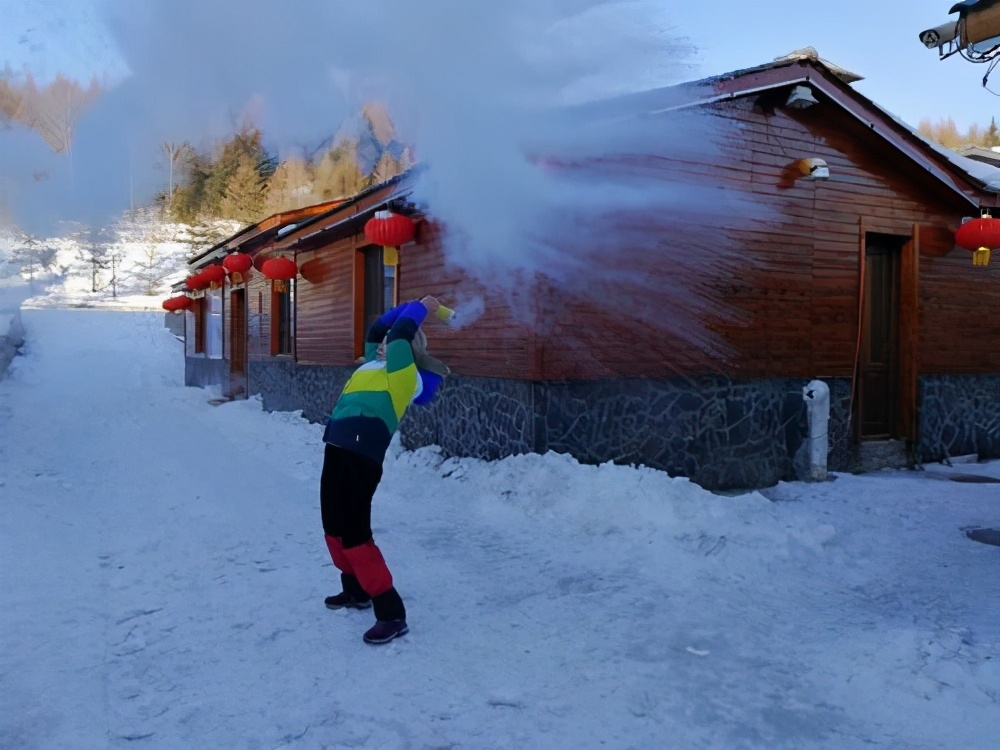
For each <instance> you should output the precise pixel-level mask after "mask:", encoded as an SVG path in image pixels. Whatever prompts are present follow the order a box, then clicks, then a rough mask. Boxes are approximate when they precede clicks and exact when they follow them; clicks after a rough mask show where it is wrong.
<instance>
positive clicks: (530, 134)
mask: <svg viewBox="0 0 1000 750" xmlns="http://www.w3.org/2000/svg"><path fill="white" fill-rule="evenodd" d="M83 1H84V0H79V2H81V3H82V2H83ZM92 2H93V3H94V6H93V8H94V9H95V10H96V12H97V14H98V17H99V19H100V21H101V22H102V23H103V24H104V25H105V27H106V28H107V29H110V31H111V35H112V36H113V37H114V39H115V40H116V42H117V46H118V51H119V52H120V54H121V56H122V58H123V59H124V61H125V63H126V64H127V66H128V69H129V71H130V75H129V76H128V77H127V78H126V79H125V80H124V81H123V82H122V83H121V84H120V85H118V86H116V87H115V88H114V89H113V90H112V91H111V92H110V93H109V94H108V95H107V96H105V97H104V98H103V99H101V100H100V101H99V103H98V104H97V105H96V106H95V107H94V109H93V110H92V111H90V112H88V113H86V114H85V115H84V116H83V117H82V118H81V120H80V123H79V127H78V128H77V132H76V137H75V149H74V153H73V158H72V168H71V169H70V167H69V165H68V164H67V162H68V160H67V159H66V158H65V157H62V156H60V157H55V156H53V155H51V154H46V153H45V149H44V147H43V145H41V144H38V143H34V142H33V141H32V139H31V138H30V136H28V134H26V133H24V132H18V131H7V132H0V158H2V159H3V160H4V165H5V168H7V167H8V163H9V165H10V168H8V170H7V171H8V173H9V174H13V175H15V176H16V177H17V179H18V180H19V182H18V184H16V185H15V186H14V187H13V188H11V187H10V184H9V183H8V187H7V189H6V190H5V193H6V197H7V200H8V202H9V203H10V204H11V205H12V208H13V209H14V212H15V218H16V219H17V220H18V221H20V222H21V223H22V224H27V225H29V228H34V229H37V228H38V227H40V226H43V225H49V226H51V225H52V224H53V222H54V221H55V220H57V219H66V218H72V219H81V220H84V221H88V222H89V223H101V222H102V221H104V220H106V219H107V218H108V217H110V216H111V215H112V214H114V213H117V212H119V211H121V210H122V209H124V208H127V207H128V205H129V204H130V202H137V203H142V202H145V201H148V200H149V198H150V196H151V195H152V194H153V193H154V192H155V191H156V190H158V189H162V188H163V185H164V183H165V179H166V176H165V170H164V169H163V167H162V165H158V164H157V163H156V162H157V158H158V147H159V145H160V144H161V143H163V142H164V141H167V140H170V141H181V140H185V139H187V140H190V141H192V142H193V143H195V144H199V145H207V144H209V143H211V141H212V140H213V139H215V138H218V137H221V136H224V135H227V134H228V133H230V132H232V131H233V129H234V128H235V127H236V126H237V124H238V123H239V122H240V121H241V119H243V118H244V117H251V118H252V119H253V120H254V121H255V122H256V123H257V124H259V125H260V126H261V128H262V130H263V132H264V134H265V138H266V140H267V142H268V145H269V147H270V148H271V149H272V150H274V151H277V153H278V155H279V156H284V155H287V154H290V153H292V152H293V151H297V150H301V149H309V148H310V147H315V146H316V145H317V144H318V143H319V142H320V141H321V140H322V138H323V137H325V136H328V135H329V134H330V133H331V131H332V130H334V129H336V127H337V125H338V124H339V123H341V122H343V121H344V120H345V119H346V118H347V117H349V116H350V115H351V114H352V113H354V112H356V111H357V110H358V109H359V108H360V106H361V105H362V104H363V103H364V102H366V101H370V100H372V99H377V100H380V101H382V102H384V103H385V104H386V105H387V108H388V111H389V113H390V115H391V117H392V118H393V120H394V122H395V124H396V127H397V131H398V136H399V137H400V139H401V140H403V141H404V142H408V143H411V144H413V145H414V147H415V154H416V156H417V159H418V160H419V161H420V162H421V163H422V164H425V165H426V166H427V167H428V168H427V169H426V170H424V171H423V172H422V176H421V178H420V181H419V183H418V187H417V193H416V195H415V198H416V199H417V200H418V201H422V202H425V203H426V204H427V205H428V207H429V208H430V209H431V211H432V213H433V214H434V216H435V217H437V218H439V219H441V220H442V222H443V223H444V224H445V226H446V227H447V229H448V232H447V238H448V241H447V246H446V252H447V253H448V256H449V260H450V261H451V262H453V263H455V264H457V265H459V266H461V267H463V268H464V269H466V270H467V271H468V272H470V273H471V274H473V275H474V276H476V277H477V278H479V279H480V280H482V281H483V282H484V283H487V284H490V285H493V286H498V285H499V286H507V287H508V288H510V289H512V290H513V289H515V287H516V285H517V284H518V283H520V281H521V280H523V279H525V278H527V277H528V276H530V275H532V274H533V273H535V272H539V271H540V272H543V273H545V274H546V275H547V276H548V277H550V278H551V279H552V281H553V283H555V284H557V285H559V286H560V287H562V288H567V289H570V290H573V291H577V292H580V293H581V294H582V293H586V292H587V285H588V284H589V283H590V282H589V281H588V279H591V280H592V279H593V278H594V276H595V270H596V271H597V273H598V274H602V273H603V274H604V276H605V280H608V279H609V278H610V279H612V280H614V279H618V280H624V281H631V282H636V283H640V284H641V283H644V277H642V276H641V275H636V276H635V278H631V279H630V278H628V276H627V274H630V273H632V272H622V271H621V270H620V269H618V268H617V267H616V264H615V263H614V256H615V254H616V252H617V250H618V249H620V248H619V247H618V245H619V244H621V243H623V242H629V243H634V242H643V241H644V240H643V239H642V237H641V236H638V235H635V234H634V233H633V232H630V231H629V228H630V227H633V228H634V224H635V222H636V221H637V220H639V221H641V217H643V216H647V217H648V216H654V215H656V214H657V213H661V212H663V211H664V209H666V208H669V209H670V210H671V211H674V212H676V211H681V212H687V213H688V214H689V215H690V216H691V217H692V219H695V220H696V218H697V216H698V215H700V214H708V213H717V212H719V211H720V210H728V211H730V212H733V211H738V210H744V209H746V207H738V206H733V205H731V204H730V205H728V206H727V199H726V198H725V196H724V195H722V194H720V193H719V192H718V191H715V192H713V191H707V192H706V191H704V190H698V189H695V188H692V187H691V186H690V185H681V184H679V183H677V182H675V181H674V180H673V179H672V178H671V175H670V174H669V173H667V172H659V173H657V172H649V171H648V170H647V171H646V172H645V173H640V174H635V173H632V174H629V173H626V172H623V171H621V170H618V171H615V170H605V172H604V173H603V176H600V177H596V176H595V174H593V173H592V174H590V175H589V176H588V177H587V178H586V179H579V178H577V177H575V176H574V175H575V174H576V172H575V171H574V169H567V168H565V167H566V165H575V164H580V163H587V162H589V163H593V162H595V160H596V161H600V160H601V159H604V158H606V157H608V156H610V155H614V154H617V155H628V154H635V153H654V154H658V155H660V156H662V157H664V158H667V159H676V158H684V159H688V160H697V159H698V158H699V152H702V153H703V152H704V150H706V149H714V148H716V145H717V143H718V142H719V141H720V139H724V134H722V133H719V132H718V126H717V125H715V124H714V121H713V120H712V119H711V118H704V117H699V116H697V115H693V114H689V115H686V116H676V117H671V118H669V119H664V118H656V117H652V118H641V117H636V116H635V115H636V114H637V113H641V112H642V108H643V106H644V105H643V100H642V99H637V100H635V101H634V102H633V103H632V104H631V105H629V107H631V110H629V107H626V108H625V109H624V110H621V111H619V110H616V109H614V108H612V107H610V106H609V107H604V105H593V104H585V102H587V101H594V100H598V99H601V98H603V97H607V96H609V95H613V94H622V93H626V92H628V91H640V90H645V89H649V88H653V87H656V86H663V85H667V84H669V83H673V82H676V81H677V80H679V79H680V78H690V77H691V74H692V72H693V69H692V67H691V65H690V64H689V60H690V59H692V58H691V56H692V54H693V52H694V50H693V48H692V46H691V45H690V43H689V42H687V41H686V40H685V39H684V38H683V37H681V36H680V35H679V34H678V33H677V32H676V31H674V30H672V29H671V28H670V27H669V21H668V19H667V18H665V17H664V15H663V11H662V4H658V3H655V2H653V1H652V0H632V1H628V2H625V1H608V0H504V2H486V1H484V2H479V1H478V0H419V2H418V1H414V0H352V1H350V2H348V1H347V0H343V1H341V2H331V0H296V2H294V3H292V4H288V3H282V2H278V0H213V2H210V3H206V2H203V0H144V1H143V2H128V3H123V2H116V1H115V0H92ZM658 8H659V9H658ZM29 141H31V145H30V146H29V145H28V144H29ZM39 173H41V174H42V175H43V177H41V178H39V177H38V175H39ZM29 175H35V177H34V178H29ZM630 222H631V223H630ZM611 224H616V225H617V226H618V227H619V229H620V230H621V231H619V232H618V233H617V237H618V239H617V240H602V242H601V244H599V245H598V244H594V243H593V242H590V240H591V239H592V238H594V237H599V236H601V234H602V233H601V232H600V231H598V230H599V228H600V227H601V226H603V227H604V228H605V229H606V228H607V227H608V226H609V225H611ZM604 234H607V232H604ZM567 237H569V238H576V239H575V240H574V241H573V242H572V243H571V244H570V246H569V247H567V242H566V241H565V240H566V238H567ZM658 252H667V253H669V249H664V248H662V247H661V248H659V249H658ZM667 260H668V261H669V260H670V259H669V258H668V259H667ZM675 260H677V262H678V263H680V264H681V265H683V264H684V263H690V262H691V261H690V260H689V259H681V258H677V259H675ZM595 264H596V265H595ZM689 270H693V271H696V272H699V273H700V272H702V271H705V272H707V271H708V267H707V264H705V266H704V267H703V268H692V269H689ZM715 272H716V271H713V273H715ZM609 289H610V287H607V286H605V287H603V288H602V290H601V291H600V292H599V293H600V294H609V293H610V292H609ZM591 291H593V290H591ZM650 291H651V292H655V293H657V294H659V295H661V296H666V297H669V298H672V299H673V300H674V302H675V304H676V306H677V310H675V312H679V311H680V310H687V311H688V313H690V316H689V317H690V318H691V320H688V321H679V322H676V323H675V324H674V325H675V327H676V328H677V331H678V332H681V333H683V335H685V336H686V337H691V336H699V335H700V334H699V333H698V332H697V331H696V328H697V326H694V325H690V326H689V325H688V324H689V323H692V321H693V320H694V318H695V317H696V313H697V310H698V308H699V307H700V306H704V305H705V304H708V302H707V301H706V300H707V298H706V297H704V296H703V295H700V294H699V293H697V290H694V289H691V288H690V287H689V286H683V287H682V286H681V285H680V282H678V286H677V287H676V288H659V289H656V290H650ZM512 293H513V292H512ZM692 311H693V312H692ZM685 329H688V330H685Z"/></svg>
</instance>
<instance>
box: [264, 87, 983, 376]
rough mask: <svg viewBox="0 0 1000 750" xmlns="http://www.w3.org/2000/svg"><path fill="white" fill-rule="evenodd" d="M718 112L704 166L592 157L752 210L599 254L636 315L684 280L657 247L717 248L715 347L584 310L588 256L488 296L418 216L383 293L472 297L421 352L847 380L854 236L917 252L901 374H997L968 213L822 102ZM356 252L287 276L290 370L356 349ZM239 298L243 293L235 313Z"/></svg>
mask: <svg viewBox="0 0 1000 750" xmlns="http://www.w3.org/2000/svg"><path fill="white" fill-rule="evenodd" d="M717 115H719V119H720V120H722V121H724V122H727V123H729V126H728V127H730V128H731V131H730V132H731V138H730V139H729V140H728V141H723V142H722V143H721V144H720V146H719V149H718V151H717V161H715V162H710V163H702V164H694V163H691V162H677V161H671V160H669V159H665V158H662V157H659V156H655V157H654V156H646V157H635V156H630V157H628V158H622V159H619V160H618V161H617V163H616V164H611V165H609V164H602V165H600V168H601V169H615V168H617V169H624V170H641V171H642V173H643V174H644V175H645V176H647V177H648V176H650V175H656V174H658V173H662V175H663V179H664V180H668V179H669V180H675V181H679V182H680V184H681V185H685V184H686V185H696V186H706V185H710V186H716V187H722V188H723V189H725V190H726V191H739V193H741V194H742V195H744V196H745V197H746V198H747V199H749V201H750V202H751V203H752V205H753V206H754V207H755V210H756V211H758V212H759V214H760V215H759V216H750V217H746V218H744V217H740V216H732V215H730V216H719V217H718V224H717V225H716V226H708V225H704V224H692V223H691V222H690V221H686V220H685V219H684V217H683V216H681V215H673V216H666V217H660V218H659V220H658V222H659V223H657V224H650V226H649V231H648V232H647V237H648V240H645V241H642V242H640V243H638V246H636V247H632V248H631V249H625V248H617V249H616V251H615V254H614V257H613V258H612V259H611V262H613V263H614V264H616V265H617V266H625V267H629V268H631V269H634V270H635V271H636V272H637V273H638V274H640V275H642V276H643V277H644V278H645V279H646V281H644V282H643V285H642V286H643V289H644V291H646V292H649V293H648V294H646V295H645V296H646V297H648V299H642V300H641V302H642V304H641V305H636V309H637V310H639V311H640V312H642V313H643V314H645V313H646V312H647V311H649V310H650V309H651V308H655V307H656V306H657V305H662V304H667V303H668V302H669V301H668V300H664V299H662V298H660V299H658V298H657V292H656V289H657V284H658V280H662V279H664V278H665V274H677V273H678V272H684V268H683V263H682V264H681V266H682V267H681V269H680V271H678V269H677V268H676V267H675V266H673V265H671V264H670V263H668V262H665V261H669V260H670V257H669V256H668V255H666V253H667V252H668V250H670V249H671V248H673V250H672V252H677V250H676V248H682V249H683V251H685V252H691V253H697V252H716V253H720V254H721V256H722V260H720V265H721V266H723V268H722V269H721V270H720V272H719V274H718V276H717V277H713V278H711V279H709V280H708V281H707V282H706V281H705V280H703V279H702V280H700V283H702V286H703V289H702V292H703V293H704V295H705V302H706V305H707V308H706V310H705V311H704V317H705V318H709V319H711V320H710V322H709V323H708V324H707V325H706V330H705V332H704V334H705V336H706V337H709V338H710V337H712V336H715V337H717V338H716V342H715V344H716V345H715V346H714V347H708V348H707V350H706V348H703V345H702V342H700V341H695V342H692V341H687V340H683V339H679V338H678V337H676V336H671V335H668V334H667V333H666V332H661V331H657V330H656V327H655V326H652V327H650V326H649V325H648V323H649V321H648V320H646V319H644V318H643V317H641V316H640V317H635V316H634V313H633V314H632V315H630V314H629V311H628V310H626V311H625V314H622V311H621V310H620V309H617V308H619V307H620V306H618V305H616V306H615V307H616V309H614V310H613V311H612V312H609V310H608V306H607V305H605V306H600V305H597V304H595V303H594V302H593V301H591V300H592V295H591V294H590V293H592V292H593V291H594V288H593V284H599V283H600V281H601V279H600V276H601V270H602V269H601V266H600V263H599V262H595V264H594V276H595V277H596V278H595V279H593V280H592V283H591V281H590V280H587V281H581V282H580V283H579V285H578V287H577V288H578V289H579V290H581V291H582V292H586V294H584V293H573V292H568V291H566V290H565V289H563V288H561V287H560V286H559V285H558V284H555V283H554V282H553V281H552V280H551V278H545V277H533V276H527V275H526V276H525V277H524V278H523V279H519V280H518V281H517V283H514V284H511V283H509V280H508V283H506V284H505V285H504V286H505V288H513V289H515V290H516V291H515V292H509V293H504V292H501V291H498V290H497V289H496V288H492V287H488V286H487V285H486V284H484V283H482V282H480V281H477V280H474V279H472V278H470V277H469V275H468V274H466V273H464V272H463V271H462V269H461V268H460V266H459V265H458V264H457V263H456V262H455V261H456V259H455V258H446V256H445V253H444V251H443V248H442V246H441V241H440V232H439V230H438V228H437V227H436V226H435V225H434V224H433V223H432V222H430V221H425V222H421V224H420V226H419V233H418V237H417V242H415V243H412V244H410V245H408V246H404V247H403V248H402V249H401V253H400V265H399V267H398V285H399V286H398V297H399V300H400V301H405V300H407V299H413V298H419V297H422V296H423V295H425V294H435V295H437V296H439V297H440V298H441V299H442V301H443V302H445V303H446V304H451V303H455V302H456V301H458V302H459V303H461V301H462V299H470V298H474V297H479V298H480V299H482V300H484V301H485V303H486V311H485V313H484V314H483V315H482V316H481V317H480V318H479V319H478V320H477V321H475V323H474V325H471V326H469V327H464V328H458V329H452V328H448V327H445V326H438V325H435V324H433V323H432V324H431V325H430V326H428V328H427V331H428V334H429V336H430V340H431V350H432V352H434V353H435V355H436V356H438V357H440V358H441V359H442V360H444V361H445V362H447V363H448V364H449V365H450V366H451V367H452V369H453V370H454V371H455V372H456V374H462V375H468V376H477V377H492V378H512V379H520V380H547V381H561V380H594V379H602V378H615V377H640V378H664V377H673V376H676V375H697V374H711V375H724V376H727V377H732V378H736V379H737V380H749V379H755V378H788V377H825V378H850V377H851V376H852V374H853V371H854V366H855V356H856V350H857V346H858V324H859V319H858V310H859V305H858V301H859V299H858V294H859V291H858V290H859V280H860V279H859V261H860V259H861V257H862V256H861V253H862V243H863V239H864V236H865V234H866V233H882V234H890V235H895V236H897V237H900V238H902V239H907V240H910V241H911V242H912V240H913V239H914V237H916V242H914V243H912V244H911V245H909V246H908V248H909V249H904V252H913V249H912V248H913V247H919V251H920V258H919V262H917V264H916V272H917V273H918V277H917V279H918V280H917V289H916V294H915V301H911V303H910V304H916V305H918V306H919V313H918V316H917V317H918V321H919V329H918V330H917V331H916V334H915V336H916V344H915V347H916V350H917V363H916V366H917V373H918V374H919V375H922V374H926V373H946V372H955V373H969V374H972V373H983V372H997V371H1000V353H998V352H1000V315H998V314H997V313H998V311H1000V283H998V282H1000V262H997V260H996V259H995V260H994V262H993V263H992V264H991V265H990V266H989V267H988V268H986V269H978V268H973V267H972V266H971V260H970V257H969V254H968V253H967V252H966V251H964V250H961V249H951V248H950V247H949V243H950V241H951V238H952V237H953V236H954V230H955V228H957V226H958V225H959V223H960V221H961V218H962V217H963V216H966V215H970V214H971V213H972V212H973V209H972V207H971V206H970V205H968V204H967V203H965V202H964V201H963V200H962V199H961V198H960V197H959V196H957V195H956V194H955V193H954V191H951V190H950V189H948V188H946V187H944V186H943V185H941V183H940V182H938V181H937V180H936V179H934V178H932V177H930V176H929V175H928V174H926V173H925V172H923V171H922V170H921V169H920V168H919V166H917V165H915V164H913V163H912V162H910V161H908V160H906V159H903V158H900V157H899V156H897V155H895V154H894V153H893V152H892V151H891V150H889V149H887V147H886V146H885V143H884V141H882V140H881V139H880V138H878V137H877V136H876V135H874V134H871V133H869V132H867V131H866V129H865V128H864V127H862V126H861V125H860V124H859V123H858V121H857V120H856V119H855V118H853V117H851V116H850V115H848V114H846V113H843V112H840V111H839V110H837V109H836V108H834V107H832V106H829V105H819V106H816V107H813V108H811V109H809V110H805V111H801V112H789V111H787V110H785V109H782V108H777V109H775V110H774V111H772V112H767V111H760V110H759V108H758V107H757V106H756V104H755V101H754V100H753V99H752V98H747V99H744V100H739V101H735V102H730V103H726V104H722V105H718V107H717ZM806 157H818V158H822V159H824V160H825V161H826V162H827V163H828V165H829V167H830V171H831V177H830V179H829V180H827V181H814V182H810V181H805V180H801V179H798V178H797V176H796V175H795V174H794V172H793V170H792V169H791V165H792V164H793V162H794V161H796V160H797V159H800V158H806ZM761 217H763V218H761ZM364 246H365V240H364V237H363V234H362V233H361V231H360V229H357V233H356V234H354V235H352V236H351V237H348V238H345V239H342V240H340V241H338V242H337V243H336V244H334V245H328V246H325V247H321V248H319V249H317V250H314V251H310V252H300V253H299V254H298V258H297V261H298V263H299V266H300V268H308V269H309V276H311V278H305V277H304V276H300V278H299V282H298V289H297V321H296V322H297V325H296V347H297V354H298V361H299V362H302V363H304V364H333V365H349V364H351V363H352V362H353V360H354V358H355V357H356V356H357V352H356V340H357V336H358V330H359V329H358V326H359V325H360V322H359V319H358V318H359V313H358V311H357V306H358V304H359V303H360V302H359V300H358V289H359V288H360V277H359V275H358V274H359V273H360V271H359V266H358V264H357V263H356V260H355V257H354V256H355V253H358V252H359V251H360V249H361V248H363V247H364ZM658 248H659V249H658ZM619 253H621V254H619ZM658 253H659V254H658ZM727 253H728V255H727ZM737 259H741V260H737ZM458 260H459V261H460V259H458ZM904 265H905V264H904ZM726 266H729V267H726ZM255 277H256V278H255V281H258V282H259V281H261V279H260V278H259V275H255ZM588 284H590V286H588ZM609 289H610V291H611V292H612V293H613V294H614V295H615V299H616V301H621V300H623V299H624V300H628V299H633V300H634V299H636V297H637V296H638V295H636V293H635V290H629V289H628V288H627V285H626V286H623V287H619V288H617V289H615V288H609ZM255 304H256V295H255V294H253V292H252V290H251V296H250V306H251V314H252V312H253V308H254V305H255ZM265 304H266V305H269V295H265ZM267 312H269V311H265V315H264V318H265V319H267V320H269V318H268V316H267V314H266V313H267ZM902 312H903V314H904V315H905V314H906V313H907V311H902ZM910 317H911V318H912V315H911V316H910ZM267 333H268V331H266V330H261V334H262V335H266V334H267ZM268 341H269V339H266V338H265V339H264V341H263V344H264V345H263V346H262V345H261V344H260V343H258V344H257V345H256V346H255V345H254V342H253V341H251V346H250V351H251V355H252V356H257V357H261V356H269V352H268V351H267V348H268V347H267V346H266V344H267V342H268ZM911 380H912V378H911Z"/></svg>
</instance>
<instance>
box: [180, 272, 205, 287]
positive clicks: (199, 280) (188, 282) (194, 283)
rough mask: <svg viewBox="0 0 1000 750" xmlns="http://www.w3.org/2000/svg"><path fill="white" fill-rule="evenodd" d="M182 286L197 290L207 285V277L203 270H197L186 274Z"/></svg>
mask: <svg viewBox="0 0 1000 750" xmlns="http://www.w3.org/2000/svg"><path fill="white" fill-rule="evenodd" d="M184 286H186V287H187V288H188V289H190V290H191V291H192V292H194V291H197V290H198V289H204V288H205V287H206V286H208V279H206V278H205V274H204V272H198V273H196V274H192V275H191V276H188V277H187V278H186V279H185V280H184Z"/></svg>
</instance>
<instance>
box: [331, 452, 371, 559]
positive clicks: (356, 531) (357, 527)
mask: <svg viewBox="0 0 1000 750" xmlns="http://www.w3.org/2000/svg"><path fill="white" fill-rule="evenodd" d="M381 481H382V466H381V464H376V463H375V462H374V461H372V460H371V459H369V458H367V457H366V456H362V455H361V454H360V453H355V452H354V451H348V450H344V449H343V448H340V447H338V446H336V445H329V444H328V445H327V446H326V452H325V454H324V456H323V474H322V475H321V477H320V482H319V504H320V511H321V512H322V514H323V531H324V532H325V533H326V534H327V535H328V536H333V537H338V538H340V539H341V540H342V541H343V544H344V547H357V546H358V545H361V544H364V543H365V542H367V541H368V540H370V539H371V538H372V498H373V497H374V496H375V490H377V489H378V484H379V482H381Z"/></svg>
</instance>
